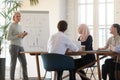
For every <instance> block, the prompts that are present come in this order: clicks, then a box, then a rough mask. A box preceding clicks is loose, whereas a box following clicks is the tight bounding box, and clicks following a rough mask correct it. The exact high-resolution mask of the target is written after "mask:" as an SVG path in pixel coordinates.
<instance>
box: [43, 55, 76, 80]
mask: <svg viewBox="0 0 120 80" xmlns="http://www.w3.org/2000/svg"><path fill="white" fill-rule="evenodd" d="M41 57H42V61H43V66H44V68H45V70H46V73H47V71H59V70H73V69H74V68H75V66H74V60H73V58H72V57H70V56H67V55H62V54H57V53H49V54H41ZM46 73H45V76H46ZM45 76H44V79H45ZM44 79H43V80H44Z"/></svg>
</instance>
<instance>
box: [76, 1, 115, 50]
mask: <svg viewBox="0 0 120 80" xmlns="http://www.w3.org/2000/svg"><path fill="white" fill-rule="evenodd" d="M81 23H85V24H87V25H88V26H89V29H90V32H91V35H93V38H94V48H98V47H103V46H104V45H105V44H106V41H107V39H108V38H109V37H110V32H109V28H110V26H111V25H112V24H113V23H114V0H78V25H79V24H81ZM98 35H99V36H98Z"/></svg>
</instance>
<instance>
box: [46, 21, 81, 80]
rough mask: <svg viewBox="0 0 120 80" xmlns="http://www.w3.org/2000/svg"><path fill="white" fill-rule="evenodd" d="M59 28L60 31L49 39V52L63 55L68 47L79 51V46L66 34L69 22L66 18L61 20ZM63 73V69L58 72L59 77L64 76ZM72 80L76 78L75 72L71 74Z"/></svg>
mask: <svg viewBox="0 0 120 80" xmlns="http://www.w3.org/2000/svg"><path fill="white" fill-rule="evenodd" d="M57 28H58V32H57V33H55V34H54V35H52V36H51V37H50V38H49V40H48V44H47V50H48V52H49V53H57V54H63V55H64V54H65V52H66V50H67V49H69V50H70V51H76V52H77V51H78V50H79V48H78V47H77V46H76V45H75V44H74V43H73V42H72V41H71V40H70V39H69V38H68V37H67V36H66V35H65V34H64V32H65V31H66V30H67V22H66V21H64V20H61V21H59V23H58V25H57ZM73 72H74V71H73ZM62 73H63V71H59V72H57V74H58V78H62ZM70 80H75V74H73V75H70Z"/></svg>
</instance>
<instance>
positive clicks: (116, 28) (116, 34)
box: [99, 24, 120, 80]
mask: <svg viewBox="0 0 120 80" xmlns="http://www.w3.org/2000/svg"><path fill="white" fill-rule="evenodd" d="M110 33H111V34H112V35H113V36H111V37H110V38H109V39H108V41H107V43H106V46H105V47H104V48H99V49H100V50H105V49H108V48H110V49H111V50H115V49H116V50H118V49H117V46H118V45H120V25H119V24H113V25H112V26H111V28H110ZM115 47H116V48H115ZM115 60H116V57H114V56H111V58H109V59H106V60H105V63H104V64H103V65H102V78H103V80H107V74H109V75H108V76H109V80H116V79H115V64H116V63H115Z"/></svg>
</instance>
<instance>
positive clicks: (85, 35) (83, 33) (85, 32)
mask: <svg viewBox="0 0 120 80" xmlns="http://www.w3.org/2000/svg"><path fill="white" fill-rule="evenodd" d="M78 32H79V34H80V36H79V38H78V41H81V45H85V50H86V51H87V50H93V47H92V42H93V39H92V36H91V35H90V32H89V29H88V26H87V25H86V24H81V25H80V26H79V28H78ZM94 60H95V55H94V54H86V55H83V56H82V58H78V59H75V66H76V69H78V68H80V67H82V66H84V65H86V64H88V63H90V62H92V61H94ZM92 65H93V64H92ZM92 65H90V66H92ZM80 73H82V74H84V75H86V74H85V72H84V71H83V70H80ZM81 78H82V80H86V79H85V78H84V77H82V76H81Z"/></svg>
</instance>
